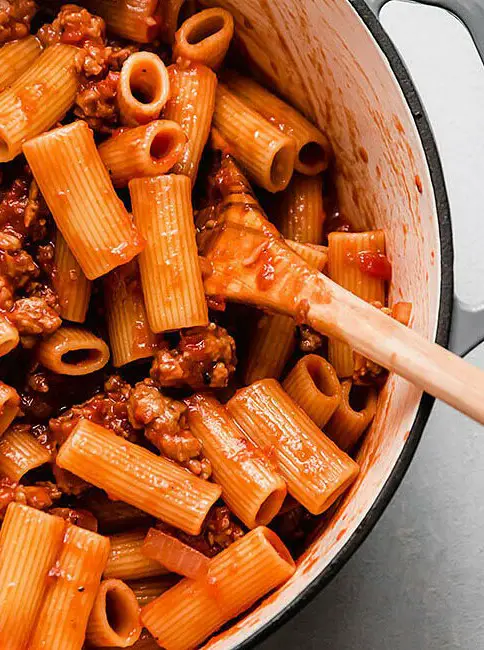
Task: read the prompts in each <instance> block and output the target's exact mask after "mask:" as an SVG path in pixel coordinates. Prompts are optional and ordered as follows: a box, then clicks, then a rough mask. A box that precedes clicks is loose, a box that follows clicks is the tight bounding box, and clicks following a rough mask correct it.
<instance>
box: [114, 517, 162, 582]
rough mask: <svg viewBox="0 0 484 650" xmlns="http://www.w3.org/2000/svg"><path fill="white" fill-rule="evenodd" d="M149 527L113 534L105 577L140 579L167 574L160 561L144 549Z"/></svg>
mask: <svg viewBox="0 0 484 650" xmlns="http://www.w3.org/2000/svg"><path fill="white" fill-rule="evenodd" d="M147 533H148V529H146V528H145V529H137V530H131V531H128V532H123V533H118V534H117V535H111V537H110V542H111V552H110V554H109V558H108V562H107V565H106V568H105V570H104V577H105V578H119V579H120V580H139V579H141V578H151V577H154V576H160V575H164V574H166V572H167V571H166V569H165V568H164V567H162V566H161V564H160V563H159V562H155V561H154V560H151V559H150V558H149V557H147V556H146V555H145V554H144V553H143V551H142V549H143V543H144V541H145V538H146V534H147Z"/></svg>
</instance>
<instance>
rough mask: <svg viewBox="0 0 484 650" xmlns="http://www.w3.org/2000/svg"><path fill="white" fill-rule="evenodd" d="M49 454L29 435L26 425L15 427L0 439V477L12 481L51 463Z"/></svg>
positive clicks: (18, 479)
mask: <svg viewBox="0 0 484 650" xmlns="http://www.w3.org/2000/svg"><path fill="white" fill-rule="evenodd" d="M51 459H52V455H51V453H50V452H49V451H48V450H47V449H46V447H44V446H43V445H41V444H40V443H39V442H37V440H36V439H35V437H34V436H33V435H32V434H31V433H30V431H29V426H28V425H24V426H22V425H20V426H15V427H12V428H11V429H9V430H8V431H6V433H4V435H3V436H2V437H1V438H0V476H6V477H7V478H9V479H10V480H12V481H16V482H18V481H20V479H21V478H22V477H23V476H24V475H25V474H27V472H30V470H32V469H35V468H36V467H40V466H41V465H44V464H45V463H48V462H49V461H51Z"/></svg>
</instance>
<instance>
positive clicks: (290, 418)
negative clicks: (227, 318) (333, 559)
mask: <svg viewBox="0 0 484 650" xmlns="http://www.w3.org/2000/svg"><path fill="white" fill-rule="evenodd" d="M227 408H228V411H229V413H230V414H231V415H232V417H233V418H234V419H235V421H236V422H237V423H238V425H239V426H240V427H241V428H242V429H243V430H244V431H245V433H246V434H247V435H248V436H249V437H250V438H251V440H253V441H254V442H255V444H257V445H258V446H259V447H261V448H262V449H263V450H266V449H267V450H270V456H271V458H272V459H273V460H274V462H275V464H276V466H277V468H278V471H279V472H280V473H281V475H282V476H283V477H284V479H285V481H286V483H287V489H288V492H289V494H291V495H292V496H293V497H294V498H295V499H296V500H297V501H299V503H301V504H302V505H303V506H304V507H305V508H307V510H309V512H311V513H312V514H314V515H319V514H321V513H322V512H324V511H325V510H327V509H328V508H329V507H330V506H331V505H332V504H333V503H334V501H335V500H336V499H337V498H338V497H339V496H340V495H341V494H343V492H344V491H345V490H346V489H347V488H348V487H349V486H350V485H351V483H353V481H354V480H355V478H356V476H357V474H358V471H359V468H358V465H357V464H356V463H355V462H354V461H353V460H352V459H351V458H350V457H349V456H347V455H346V454H345V453H344V452H343V451H341V450H340V449H338V447H337V446H336V445H335V444H334V442H332V441H331V440H330V439H329V438H327V437H326V436H325V435H324V434H323V433H322V431H321V430H320V429H319V428H318V427H317V426H316V425H315V424H314V422H313V421H312V420H311V419H310V418H309V416H307V415H306V413H305V412H304V411H303V410H302V409H301V408H300V407H299V406H298V405H297V404H296V403H295V402H294V401H293V400H292V399H291V398H290V397H289V395H288V394H287V393H286V392H285V391H284V390H283V389H282V387H281V385H280V384H279V383H278V382H277V381H276V380H275V379H266V380H262V381H257V382H256V383H255V384H252V385H251V386H249V387H248V388H242V389H241V390H239V391H238V392H237V393H236V394H235V396H234V397H232V399H231V400H230V401H229V402H228V404H227Z"/></svg>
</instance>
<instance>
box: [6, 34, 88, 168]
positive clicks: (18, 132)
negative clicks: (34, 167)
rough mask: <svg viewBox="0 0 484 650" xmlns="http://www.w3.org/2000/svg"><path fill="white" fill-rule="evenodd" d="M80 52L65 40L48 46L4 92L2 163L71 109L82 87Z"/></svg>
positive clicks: (16, 153) (11, 158) (10, 158)
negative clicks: (78, 58)
mask: <svg viewBox="0 0 484 650" xmlns="http://www.w3.org/2000/svg"><path fill="white" fill-rule="evenodd" d="M77 53H78V50H77V48H75V47H71V46H70V45H63V44H61V43H58V44H57V45H53V46H51V47H48V48H47V49H46V50H45V51H44V52H43V53H42V54H41V56H40V57H39V58H38V59H37V60H36V61H34V63H33V64H32V65H31V66H30V67H29V68H27V70H26V71H25V72H24V73H23V74H22V75H20V77H18V78H17V79H16V81H15V82H14V83H13V84H12V85H11V86H10V87H9V88H7V89H6V90H4V91H3V92H2V93H0V163H2V162H7V161H8V160H13V158H15V156H17V155H18V154H19V153H20V152H21V151H22V145H23V143H24V142H25V141H26V140H29V139H30V138H33V137H34V136H36V135H38V134H39V133H42V132H43V131H45V130H47V129H50V128H51V127H52V126H53V125H54V124H55V123H56V122H57V121H58V120H61V119H62V118H63V117H64V115H65V114H66V113H67V111H68V110H69V109H70V107H71V106H72V104H73V103H74V99H75V97H76V93H77V89H78V86H79V79H78V74H77V72H76V68H75V60H76V56H77Z"/></svg>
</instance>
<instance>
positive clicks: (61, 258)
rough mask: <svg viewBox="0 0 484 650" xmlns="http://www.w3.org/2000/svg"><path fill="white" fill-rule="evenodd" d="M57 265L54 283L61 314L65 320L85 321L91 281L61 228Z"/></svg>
mask: <svg viewBox="0 0 484 650" xmlns="http://www.w3.org/2000/svg"><path fill="white" fill-rule="evenodd" d="M55 266H56V274H55V276H54V285H55V290H56V291H57V295H58V296H59V305H60V308H61V313H60V315H61V316H62V318H64V319H65V320H70V321H72V322H74V323H83V322H84V321H85V320H86V314H87V308H88V307H89V300H90V298H91V281H90V280H88V279H87V278H86V275H85V273H84V271H83V270H82V269H81V266H80V264H79V262H78V261H77V260H76V258H75V257H74V255H73V254H72V253H71V251H70V249H69V246H68V245H67V242H66V240H65V239H64V237H63V236H62V233H61V232H60V230H58V231H57V235H56V240H55Z"/></svg>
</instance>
